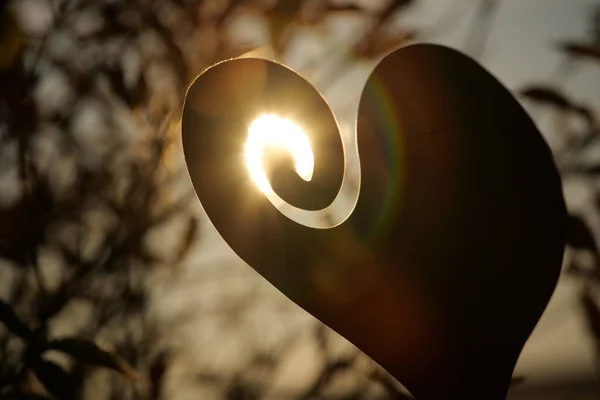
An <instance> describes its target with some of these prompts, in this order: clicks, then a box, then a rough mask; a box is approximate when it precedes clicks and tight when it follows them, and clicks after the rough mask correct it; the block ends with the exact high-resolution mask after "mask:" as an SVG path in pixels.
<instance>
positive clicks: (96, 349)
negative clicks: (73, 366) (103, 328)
mask: <svg viewBox="0 0 600 400" xmlns="http://www.w3.org/2000/svg"><path fill="white" fill-rule="evenodd" d="M47 349H49V350H50V349H51V350H58V351H61V352H63V353H65V354H68V355H70V356H72V357H74V358H76V359H77V360H79V361H82V362H84V363H86V364H91V365H96V366H99V367H105V368H110V369H112V370H115V371H117V372H120V373H121V374H123V375H124V376H125V377H126V378H127V379H129V380H130V381H138V380H139V378H138V376H137V374H136V373H135V371H134V370H133V368H132V367H131V366H130V365H129V364H128V363H127V362H126V361H125V360H123V359H122V358H121V357H119V356H118V355H116V354H115V353H113V352H111V351H108V350H105V349H102V348H100V346H98V345H97V344H95V343H93V342H91V341H89V340H85V339H78V338H66V339H59V340H53V341H51V342H50V343H48V346H47Z"/></svg>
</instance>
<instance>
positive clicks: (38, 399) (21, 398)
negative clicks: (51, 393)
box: [0, 393, 52, 400]
mask: <svg viewBox="0 0 600 400" xmlns="http://www.w3.org/2000/svg"><path fill="white" fill-rule="evenodd" d="M0 400H52V397H48V396H44V395H43V394H39V393H4V394H2V395H0Z"/></svg>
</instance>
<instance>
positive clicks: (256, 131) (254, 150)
mask: <svg viewBox="0 0 600 400" xmlns="http://www.w3.org/2000/svg"><path fill="white" fill-rule="evenodd" d="M266 145H269V146H273V145H274V146H277V147H281V148H282V149H284V150H286V151H289V152H290V153H291V154H292V156H293V157H294V162H295V166H296V172H297V173H298V175H299V176H300V177H301V178H302V179H304V180H305V181H310V180H311V179H312V175H313V170H314V165H315V160H314V154H313V152H312V148H311V146H310V141H309V140H308V137H307V136H306V134H305V133H304V131H303V130H302V128H300V127H299V126H298V125H297V124H296V123H294V122H293V121H291V120H289V119H287V118H281V117H278V116H276V115H272V114H264V115H261V116H260V117H258V118H257V119H255V120H254V121H253V122H252V124H251V125H250V127H249V128H248V140H247V141H246V154H245V156H246V166H247V167H248V170H249V171H250V176H251V178H252V180H253V181H254V183H255V184H256V185H257V186H258V188H259V189H260V190H261V191H262V192H263V193H265V194H270V193H272V192H273V189H272V188H271V184H270V183H269V180H268V179H267V176H266V174H265V171H264V168H263V164H262V158H263V157H262V152H263V149H264V147H265V146H266Z"/></svg>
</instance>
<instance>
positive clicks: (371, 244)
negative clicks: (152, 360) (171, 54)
mask: <svg viewBox="0 0 600 400" xmlns="http://www.w3.org/2000/svg"><path fill="white" fill-rule="evenodd" d="M261 116H262V118H267V119H266V120H262V122H261V123H262V124H263V125H262V128H260V129H258V128H257V125H253V123H255V122H256V120H257V118H259V120H260V118H261ZM269 118H270V119H269ZM285 121H288V122H289V121H291V122H289V123H292V124H294V125H286V124H288V122H285ZM267 123H268V124H267ZM265 124H267V125H265ZM278 124H279V125H278ZM253 126H254V128H252V127H253ZM260 126H261V125H260V124H259V125H258V127H260ZM266 127H270V128H269V129H271V130H270V131H269V132H270V133H269V132H267V133H265V132H266V131H265V130H266V129H267V128H266ZM253 132H254V133H253ZM261 132H262V133H261ZM290 132H291V133H290ZM182 134H183V147H184V153H185V158H186V162H187V165H188V169H189V173H190V177H191V180H192V182H193V185H194V188H195V190H196V193H197V194H198V198H199V199H200V202H201V203H202V206H203V208H204V210H205V211H206V213H207V215H208V218H209V219H210V221H211V222H212V223H213V224H214V226H215V227H216V229H217V231H218V232H219V234H220V235H221V236H222V237H223V239H224V240H225V241H226V242H227V243H228V245H229V246H231V248H232V249H233V250H234V251H235V252H236V253H237V254H238V255H239V256H240V257H241V258H242V259H243V260H244V261H245V262H246V263H248V265H250V266H251V267H252V268H254V269H255V270H256V271H257V272H259V273H260V274H261V275H262V276H263V277H264V278H266V279H267V280H268V281H269V282H271V283H272V284H273V285H274V286H275V287H276V288H277V289H279V290H280V291H282V292H283V293H284V294H285V295H286V296H288V297H289V298H290V299H292V300H293V301H295V302H296V303H297V304H298V305H300V306H301V307H303V308H304V309H305V310H306V311H308V312H309V313H311V314H313V315H314V316H315V317H316V318H318V319H320V320H321V321H322V322H324V323H325V324H327V325H329V326H330V327H331V328H332V329H334V330H336V331H337V332H338V333H340V334H341V335H342V336H344V337H346V338H347V339H348V340H350V341H351V342H352V343H354V344H355V345H356V346H357V347H359V348H360V349H361V350H363V351H364V352H365V353H366V354H367V355H369V356H370V357H372V358H373V359H374V360H375V361H377V362H378V363H379V364H381V365H382V366H383V367H384V368H386V369H387V370H388V371H389V372H390V373H391V374H393V375H394V376H395V377H396V378H397V379H398V380H399V381H400V382H401V383H403V384H404V385H405V386H406V387H407V388H408V389H409V390H410V391H411V392H412V394H413V395H414V396H415V397H416V398H417V399H419V400H428V399H447V398H458V397H456V396H459V398H462V399H481V398H486V399H503V398H505V396H506V391H507V388H508V384H509V381H510V377H511V374H512V371H513V369H514V366H515V363H516V361H517V358H518V356H519V354H520V352H521V349H522V347H523V345H524V343H525V341H526V340H527V338H528V337H529V335H530V333H531V331H532V330H533V328H534V326H535V324H536V323H537V321H538V319H539V317H540V316H541V314H542V312H543V310H544V308H545V307H546V305H547V302H548V301H549V299H550V296H551V294H552V292H553V290H554V287H555V285H556V282H557V279H558V275H559V272H560V267H561V263H562V257H563V250H564V239H563V226H564V221H565V215H566V210H565V204H564V199H563V195H562V189H561V182H560V177H559V174H558V172H557V170H556V168H555V166H554V162H553V158H552V154H551V152H550V150H549V148H548V146H547V145H546V143H545V142H544V140H543V138H542V136H541V135H540V133H539V132H538V130H537V129H536V127H535V125H534V124H533V122H532V121H531V119H530V118H529V117H528V116H527V114H526V113H525V111H524V110H523V109H522V107H521V106H520V105H519V103H518V102H517V101H516V100H515V99H514V98H513V97H512V95H511V94H510V93H509V92H508V91H507V90H506V89H505V88H504V87H503V86H502V85H501V84H500V83H499V82H498V81H497V80H496V79H495V78H493V77H492V76H491V75H490V74H489V73H488V72H487V71H486V70H484V69H483V68H482V67H481V66H479V65H478V64H477V63H476V62H475V61H473V60H472V59H470V58H468V57H467V56H465V55H463V54H461V53H459V52H457V51H455V50H451V49H448V48H445V47H441V46H436V45H412V46H408V47H405V48H402V49H399V50H396V51H394V52H392V53H391V54H389V55H388V56H387V57H385V58H384V59H383V60H382V61H381V62H380V63H379V65H377V67H376V68H375V70H374V71H373V72H372V74H371V75H370V77H369V79H368V82H367V83H366V86H365V88H364V90H363V93H362V96H361V101H360V106H359V110H358V115H357V121H356V143H357V147H356V149H355V150H356V153H354V154H347V155H345V154H344V151H343V146H342V141H341V136H340V133H339V129H338V126H337V123H336V121H335V118H334V116H333V115H332V112H331V110H330V108H329V107H328V105H327V104H326V102H325V101H324V100H323V98H322V97H321V95H320V94H319V93H318V91H317V90H316V89H315V88H314V87H313V86H312V85H310V84H309V83H308V82H307V81H306V80H304V79H303V78H302V77H301V76H299V75H298V74H296V73H295V72H294V71H292V70H290V69H289V68H286V67H285V66H283V65H280V64H277V63H275V62H271V61H267V60H262V59H247V58H244V59H233V60H229V61H225V62H222V63H219V64H217V65H215V66H213V67H211V68H209V69H208V70H206V71H205V72H204V73H202V74H201V75H200V76H199V77H198V78H197V79H196V80H195V81H194V83H193V84H192V85H191V86H190V88H189V91H188V93H187V97H186V100H185V108H184V112H183V125H182ZM253 135H259V136H253ZM261 135H262V136H261ZM284 135H287V136H286V137H283V136H284ZM304 135H305V136H304ZM261 137H262V139H261ZM266 139H268V140H266ZM249 148H250V150H252V151H250V150H249ZM249 151H250V153H249ZM307 153H310V154H311V156H312V158H311V157H309V158H310V159H305V158H303V157H304V156H305V155H306V154H307ZM346 157H359V159H360V184H359V185H356V192H357V196H356V200H355V205H354V207H353V208H352V209H350V210H349V211H348V213H347V214H346V215H342V216H338V217H336V218H337V220H335V221H326V222H324V223H323V224H322V226H321V225H319V223H313V224H312V225H311V224H300V223H298V222H296V221H294V220H292V219H290V218H289V214H287V211H285V204H287V206H289V207H294V208H297V209H301V210H306V211H307V212H313V211H316V210H324V209H325V210H326V209H327V208H328V207H330V206H331V204H332V203H333V202H334V201H335V199H336V197H337V196H338V193H339V191H340V188H341V187H342V185H343V184H344V182H347V181H345V180H344V174H345V165H346ZM249 158H250V159H251V161H249ZM249 165H254V166H255V167H256V165H258V166H259V167H260V168H259V169H260V170H261V171H262V174H258V175H259V176H260V177H259V178H256V175H254V177H253V175H252V171H253V170H256V168H255V167H249ZM257 179H258V181H260V184H257ZM265 181H266V186H265ZM261 185H262V189H263V190H259V187H261ZM272 195H275V197H273V196H272ZM284 203H285V204H284ZM282 204H284V207H281V205H282ZM281 210H283V211H281Z"/></svg>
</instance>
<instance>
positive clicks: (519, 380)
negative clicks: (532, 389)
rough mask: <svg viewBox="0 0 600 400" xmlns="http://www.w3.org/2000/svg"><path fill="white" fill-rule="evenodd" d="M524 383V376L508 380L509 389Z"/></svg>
mask: <svg viewBox="0 0 600 400" xmlns="http://www.w3.org/2000/svg"><path fill="white" fill-rule="evenodd" d="M524 382H525V377H524V376H513V377H512V378H510V387H515V386H519V385H522V384H523V383H524Z"/></svg>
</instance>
